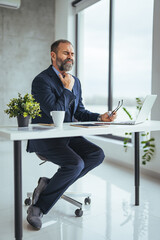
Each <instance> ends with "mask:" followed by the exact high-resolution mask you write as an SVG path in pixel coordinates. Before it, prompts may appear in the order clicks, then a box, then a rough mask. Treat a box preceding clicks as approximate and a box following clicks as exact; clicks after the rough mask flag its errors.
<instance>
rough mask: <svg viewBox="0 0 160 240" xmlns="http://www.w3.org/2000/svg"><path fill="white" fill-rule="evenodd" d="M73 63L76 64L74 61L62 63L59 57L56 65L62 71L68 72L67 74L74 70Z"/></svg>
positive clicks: (66, 60)
mask: <svg viewBox="0 0 160 240" xmlns="http://www.w3.org/2000/svg"><path fill="white" fill-rule="evenodd" d="M68 61H69V62H68ZM73 63H74V62H73V60H72V59H65V60H64V61H62V60H61V59H60V58H58V57H57V59H56V64H57V66H58V68H59V70H60V71H66V72H68V71H70V70H71V69H72V66H73Z"/></svg>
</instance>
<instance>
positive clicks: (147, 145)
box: [123, 98, 155, 165]
mask: <svg viewBox="0 0 160 240" xmlns="http://www.w3.org/2000/svg"><path fill="white" fill-rule="evenodd" d="M136 102H137V106H136V107H137V109H138V111H140V110H141V108H142V104H143V101H142V99H140V98H136ZM123 110H124V111H125V113H126V114H127V115H128V117H129V118H130V119H131V120H132V116H131V114H130V113H129V112H128V111H127V109H126V108H125V107H123ZM125 136H126V137H125V138H124V142H123V146H124V148H125V152H126V151H127V147H128V142H129V141H130V136H132V133H125ZM141 136H142V137H143V140H142V141H141V144H142V146H143V147H142V148H143V155H142V164H143V165H146V163H147V162H149V161H151V159H152V156H153V154H154V152H155V139H154V138H150V135H149V132H147V133H142V134H141Z"/></svg>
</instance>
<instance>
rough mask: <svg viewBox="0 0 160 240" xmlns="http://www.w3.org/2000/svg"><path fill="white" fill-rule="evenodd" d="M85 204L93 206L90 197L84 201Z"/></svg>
mask: <svg viewBox="0 0 160 240" xmlns="http://www.w3.org/2000/svg"><path fill="white" fill-rule="evenodd" d="M84 203H85V205H87V204H89V205H90V204H91V199H90V197H87V198H85V199H84Z"/></svg>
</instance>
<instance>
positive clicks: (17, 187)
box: [14, 141, 22, 240]
mask: <svg viewBox="0 0 160 240" xmlns="http://www.w3.org/2000/svg"><path fill="white" fill-rule="evenodd" d="M21 165H22V161H21V141H14V224H15V239H16V240H22V166H21Z"/></svg>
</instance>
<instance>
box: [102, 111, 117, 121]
mask: <svg viewBox="0 0 160 240" xmlns="http://www.w3.org/2000/svg"><path fill="white" fill-rule="evenodd" d="M116 117H117V113H116V112H113V113H112V114H111V115H110V112H106V113H104V114H102V115H101V121H102V122H112V121H114V120H115V119H116Z"/></svg>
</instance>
